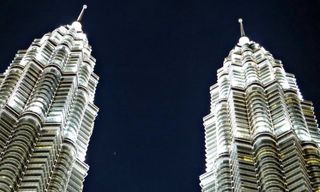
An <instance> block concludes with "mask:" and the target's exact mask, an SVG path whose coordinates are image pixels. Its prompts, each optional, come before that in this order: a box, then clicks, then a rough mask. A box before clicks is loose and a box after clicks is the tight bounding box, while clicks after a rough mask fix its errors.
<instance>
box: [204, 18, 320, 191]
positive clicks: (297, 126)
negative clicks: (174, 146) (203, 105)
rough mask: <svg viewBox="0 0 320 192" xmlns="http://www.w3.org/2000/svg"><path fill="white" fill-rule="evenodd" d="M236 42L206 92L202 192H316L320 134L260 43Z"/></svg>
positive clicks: (292, 83) (309, 110) (290, 81)
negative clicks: (208, 108) (208, 99)
mask: <svg viewBox="0 0 320 192" xmlns="http://www.w3.org/2000/svg"><path fill="white" fill-rule="evenodd" d="M239 22H240V29H241V37H240V39H239V42H238V44H237V45H236V46H235V47H234V48H233V49H232V50H231V51H230V53H229V55H228V56H227V57H226V58H225V60H224V63H223V67H222V68H220V69H219V70H218V72H217V76H218V82H217V83H216V84H214V85H213V86H211V88H210V94H211V111H210V114H209V115H207V116H205V117H204V127H205V143H206V172H205V173H204V174H203V175H201V176H200V185H201V187H202V191H203V192H218V191H219V192H220V191H234V192H239V191H244V192H250V191H266V192H267V191H290V192H292V191H296V192H300V191H320V153H319V146H320V134H319V129H318V125H317V121H316V118H315V115H314V111H313V106H312V103H311V102H310V101H306V100H304V99H303V98H302V96H301V94H300V91H299V88H298V86H297V84H296V79H295V77H294V75H293V74H290V73H286V72H285V70H284V69H283V66H282V64H281V61H279V60H276V59H274V58H273V57H272V55H271V54H270V53H269V52H268V51H266V50H265V49H264V48H263V47H262V46H260V45H259V44H257V43H255V42H253V41H250V40H249V38H248V37H247V36H246V35H245V33H244V30H243V25H242V20H241V19H239Z"/></svg>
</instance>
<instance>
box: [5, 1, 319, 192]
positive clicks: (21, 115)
mask: <svg viewBox="0 0 320 192" xmlns="http://www.w3.org/2000/svg"><path fill="white" fill-rule="evenodd" d="M84 9H86V6H84V7H83V9H82V11H81V13H80V16H79V18H78V19H77V20H76V21H75V22H73V23H72V24H71V25H65V26H61V27H59V28H57V29H55V30H54V31H52V32H50V33H47V34H45V35H44V36H43V37H42V38H40V39H35V40H34V41H33V42H32V44H31V45H30V47H29V48H28V49H26V50H20V51H18V52H17V54H16V56H15V57H14V59H13V61H12V63H11V64H10V66H9V67H8V69H7V70H6V71H5V72H4V73H3V74H0V192H18V191H19V192H20V191H21V192H43V191H47V192H65V191H67V192H80V191H82V190H83V181H84V178H85V177H86V175H87V171H88V169H89V166H88V165H87V164H86V163H85V156H86V151H87V147H88V143H89V140H90V136H91V133H92V130H93V127H94V121H95V118H96V116H97V113H98V108H97V106H95V104H94V96H95V91H96V86H97V83H98V80H99V78H98V76H97V75H96V74H95V73H94V72H93V70H94V66H95V62H96V61H95V59H94V58H93V57H92V56H91V46H90V45H89V43H88V39H87V37H86V34H85V33H84V32H83V31H82V25H81V23H80V21H81V18H82V15H83V12H84ZM239 22H240V26H241V27H240V29H241V37H240V39H239V42H238V43H237V45H236V46H235V47H234V48H233V49H232V50H231V51H230V54H229V55H228V56H227V57H226V58H225V60H224V63H223V67H222V68H220V69H219V70H218V72H217V76H218V82H217V83H216V84H214V85H213V86H211V88H210V94H211V111H210V114H209V115H207V116H205V117H204V127H205V145H206V146H205V147H206V171H205V173H204V174H202V175H201V176H200V185H201V188H202V191H203V192H222V191H223V192H227V191H233V192H240V191H241V192H251V191H252V192H253V191H261V192H269V191H270V192H278V191H290V192H291V191H292V192H301V191H318V192H320V148H319V147H320V132H319V128H318V125H317V121H316V118H315V115H314V111H313V106H312V103H311V102H310V101H307V100H304V99H303V97H302V95H301V94H300V91H299V88H298V86H297V84H296V79H295V77H294V75H293V74H290V73H286V72H285V70H284V68H283V65H282V63H281V61H280V60H277V59H274V58H273V56H272V55H271V54H270V53H269V52H268V51H266V50H265V49H264V48H263V47H262V46H260V45H259V44H257V43H255V42H253V41H251V40H250V39H249V38H248V37H247V36H246V35H245V33H244V29H243V26H242V20H241V19H239ZM92 174H94V173H92Z"/></svg>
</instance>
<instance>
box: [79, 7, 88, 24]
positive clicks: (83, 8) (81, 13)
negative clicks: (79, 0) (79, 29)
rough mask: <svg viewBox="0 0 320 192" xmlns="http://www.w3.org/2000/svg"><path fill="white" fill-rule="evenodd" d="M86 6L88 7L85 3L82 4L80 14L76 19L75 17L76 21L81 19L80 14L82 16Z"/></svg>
mask: <svg viewBox="0 0 320 192" xmlns="http://www.w3.org/2000/svg"><path fill="white" fill-rule="evenodd" d="M87 8H88V6H87V5H86V4H84V5H83V6H82V10H81V12H80V14H79V17H78V19H77V21H78V22H80V21H81V19H82V16H83V14H84V10H85V9H87Z"/></svg>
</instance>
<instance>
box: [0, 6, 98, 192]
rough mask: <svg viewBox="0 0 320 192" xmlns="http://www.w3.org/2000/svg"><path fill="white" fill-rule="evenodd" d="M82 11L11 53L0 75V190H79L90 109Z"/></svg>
mask: <svg viewBox="0 0 320 192" xmlns="http://www.w3.org/2000/svg"><path fill="white" fill-rule="evenodd" d="M84 9H86V6H83V9H82V11H81V13H80V15H79V17H78V19H77V21H75V22H73V23H72V25H66V26H61V27H59V28H57V29H55V30H54V31H53V32H51V33H47V34H45V35H44V36H43V37H42V38H41V39H35V40H34V41H33V42H32V44H31V46H30V47H29V48H28V49H27V50H20V51H18V53H17V54H16V56H15V58H14V60H13V61H12V63H11V65H10V66H9V68H8V69H7V70H6V71H5V72H4V73H3V74H1V76H0V152H1V153H0V191H1V192H13V191H24V192H27V191H28V192H42V191H48V192H51V191H56V192H62V191H68V192H78V191H82V188H83V181H84V178H85V176H86V175H87V171H88V165H87V164H86V163H85V162H84V161H85V155H86V151H87V147H88V142H89V139H90V136H91V133H92V129H93V125H94V120H95V117H96V115H97V112H98V108H97V107H96V106H95V105H94V104H93V100H94V94H95V89H96V85H97V83H98V76H97V75H95V74H94V73H93V68H94V66H95V59H94V58H93V57H92V56H91V47H90V45H89V44H88V40H87V37H86V35H85V34H84V33H83V32H82V29H81V28H82V26H81V23H80V20H81V17H82V15H83V12H84ZM26 30H27V29H26Z"/></svg>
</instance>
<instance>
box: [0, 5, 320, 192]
mask: <svg viewBox="0 0 320 192" xmlns="http://www.w3.org/2000/svg"><path fill="white" fill-rule="evenodd" d="M31 2H32V3H31ZM84 3H86V4H88V9H87V11H86V13H85V15H84V17H83V21H82V23H83V30H84V31H85V33H87V36H88V38H89V42H90V44H91V45H92V47H93V53H92V54H93V56H94V57H95V58H96V59H97V63H96V68H95V72H96V73H97V74H98V75H99V76H100V81H99V84H98V87H97V92H96V97H95V103H96V105H97V106H98V107H99V108H100V111H99V114H98V117H97V119H96V122H95V128H94V131H93V135H92V137H91V141H90V145H89V149H88V154H87V160H86V161H87V163H88V164H89V165H90V170H89V175H88V176H87V178H86V181H85V189H84V191H85V192H95V191H109V192H125V191H130V192H197V191H200V187H199V179H198V177H199V175H200V174H202V173H203V172H204V169H205V167H204V165H205V162H204V160H205V157H204V155H205V152H204V130H203V127H202V117H203V116H205V115H207V114H208V113H209V104H210V101H209V86H210V85H212V84H214V83H215V82H216V79H217V78H216V71H217V69H218V68H220V67H222V63H223V59H224V58H225V57H226V56H227V55H228V53H229V51H230V50H231V49H232V48H233V47H234V46H235V44H236V43H237V42H238V38H239V33H240V32H239V24H238V22H237V19H238V18H239V17H242V18H243V19H244V26H245V31H246V34H247V36H248V37H249V38H250V39H251V40H253V41H256V42H258V43H259V44H261V45H262V46H264V48H265V49H267V50H269V51H270V52H271V53H272V54H273V56H274V57H275V58H276V59H280V60H282V62H283V64H284V67H285V69H286V71H287V72H290V73H293V74H295V75H296V78H297V81H298V85H299V87H300V90H301V92H302V94H303V96H304V98H305V99H307V100H311V101H313V102H314V105H315V110H316V114H318V116H319V117H320V100H319V95H320V85H319V75H320V19H319V16H320V1H319V0H318V1H303V0H301V1H297V0H288V1H279V0H268V1H248V0H246V1H244V0H242V1H212V0H203V1H201V0H193V1H191V0H181V1H179V0H168V1H166V0H139V1H134V0H127V1H124V0H104V1H93V0H90V1H87V2H85V1H79V0H68V1H67V0H64V1H58V0H51V1H44V0H41V1H40V0H36V1H18V0H1V1H0V26H1V30H0V42H1V46H0V71H1V72H4V70H5V69H6V68H7V67H8V65H9V64H10V62H11V60H12V59H13V58H14V55H15V53H16V52H17V50H19V49H26V48H28V47H29V45H30V44H31V42H32V41H33V39H34V38H39V37H42V35H44V34H45V33H47V32H49V31H52V30H54V29H55V28H56V27H58V26H60V25H65V24H71V23H72V21H74V20H75V19H76V18H77V16H78V14H79V12H80V10H81V8H82V4H84Z"/></svg>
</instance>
